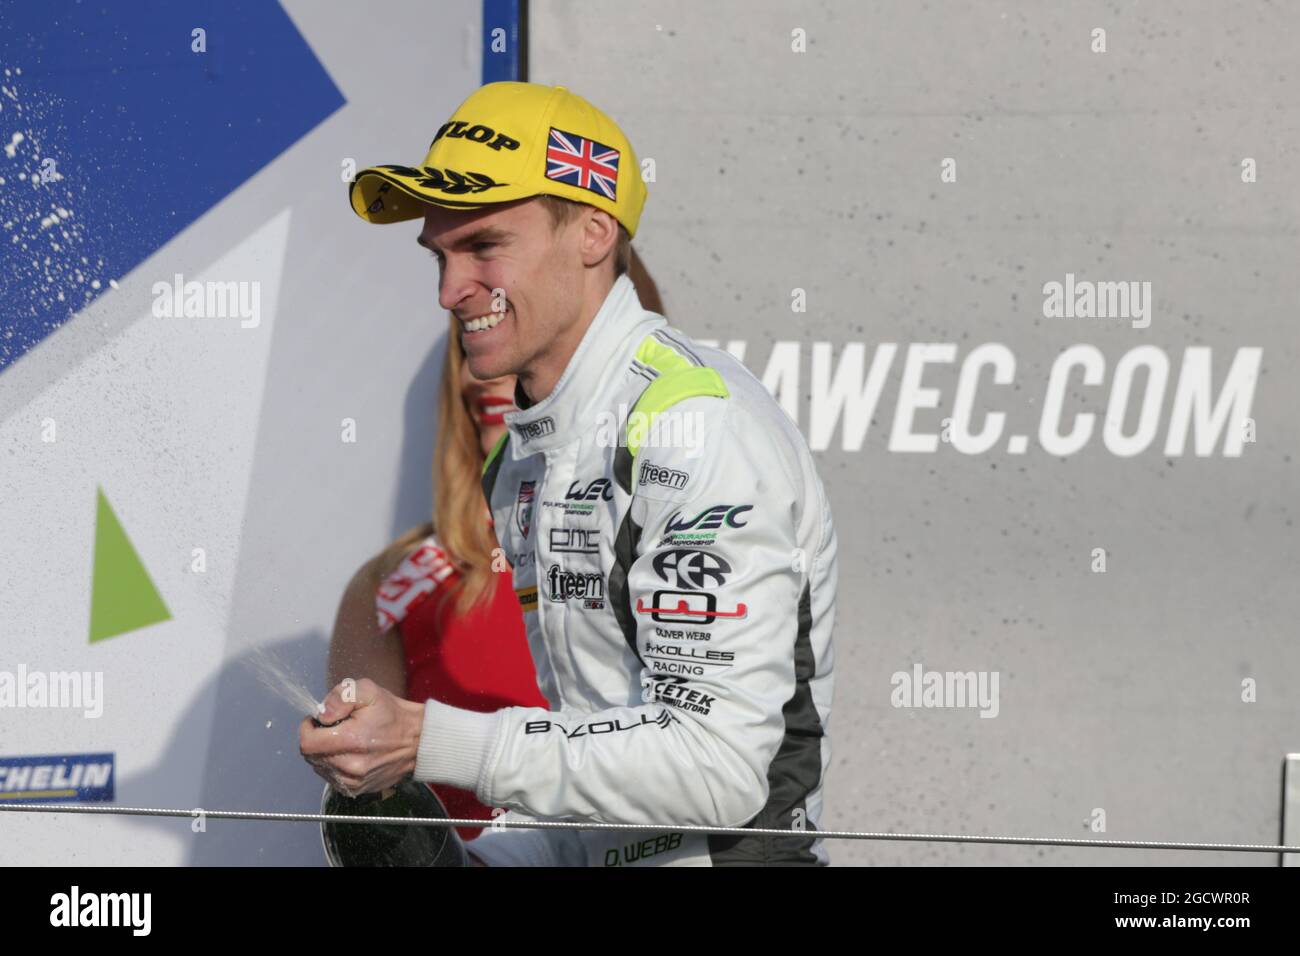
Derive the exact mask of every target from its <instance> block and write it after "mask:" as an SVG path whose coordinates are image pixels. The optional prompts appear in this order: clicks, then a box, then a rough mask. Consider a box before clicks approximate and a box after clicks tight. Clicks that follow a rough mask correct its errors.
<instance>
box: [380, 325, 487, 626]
mask: <svg viewBox="0 0 1300 956" xmlns="http://www.w3.org/2000/svg"><path fill="white" fill-rule="evenodd" d="M464 359H465V351H464V349H463V348H462V346H461V341H460V323H458V322H457V321H456V319H455V318H454V317H453V316H450V315H449V316H448V317H447V354H446V357H445V358H444V360H443V363H442V384H441V385H440V387H439V390H438V444H437V446H436V447H435V448H434V452H433V520H432V521H426V522H425V523H424V524H422V525H417V526H416V527H414V528H411V529H410V530H408V531H406V532H404V533H403V534H402V535H401V536H400V537H399V538H398V539H397V540H396V541H394V542H393V543H392V544H390V545H389V546H388V547H387V548H385V549H384V550H383V552H381V553H380V555H379V557H378V559H377V560H376V565H377V567H378V573H379V578H380V580H382V579H383V578H384V577H385V576H387V575H388V574H390V573H391V572H392V571H393V570H395V569H396V568H397V566H398V565H400V564H401V563H402V561H403V560H404V559H405V558H406V556H407V555H409V554H410V553H411V552H412V551H414V550H415V549H416V547H417V546H418V545H419V543H420V542H421V541H423V540H424V539H425V538H427V537H428V536H429V535H430V534H432V533H434V531H435V529H436V531H437V535H438V542H439V543H440V544H441V545H442V549H443V550H444V551H446V552H447V556H448V557H449V558H450V559H451V560H452V561H453V562H454V563H455V565H456V567H457V569H458V570H459V571H460V576H459V578H458V579H457V581H456V583H455V584H454V585H453V587H452V588H451V589H450V590H449V591H447V592H445V594H444V596H443V597H444V599H445V598H449V597H452V596H453V595H454V596H455V599H456V607H455V610H456V614H457V615H464V614H466V613H467V612H468V611H470V610H471V609H472V608H474V607H475V606H476V605H478V604H480V603H485V602H486V600H487V599H489V598H490V597H491V595H492V593H493V590H494V588H495V586H496V573H495V572H494V571H493V569H492V552H493V550H494V549H495V548H496V547H497V540H496V535H495V534H494V533H493V531H492V528H491V526H490V525H489V523H488V516H489V512H488V509H487V503H486V502H485V501H484V500H483V487H482V472H483V451H482V448H481V447H480V445H479V437H478V429H476V428H475V427H474V420H473V419H472V418H471V417H470V414H469V410H468V409H467V408H466V407H465V400H464V398H462V396H461V374H460V371H461V367H462V365H463V364H464Z"/></svg>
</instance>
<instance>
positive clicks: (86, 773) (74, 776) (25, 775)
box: [0, 754, 113, 803]
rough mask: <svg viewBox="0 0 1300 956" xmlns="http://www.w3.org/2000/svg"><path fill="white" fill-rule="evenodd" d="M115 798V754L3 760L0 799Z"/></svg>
mask: <svg viewBox="0 0 1300 956" xmlns="http://www.w3.org/2000/svg"><path fill="white" fill-rule="evenodd" d="M112 799H113V755H112V754H65V755H62V756H44V757H0V800H6V801H14V802H18V803H61V802H69V803H90V802H93V801H111V800H112Z"/></svg>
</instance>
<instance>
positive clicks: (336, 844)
mask: <svg viewBox="0 0 1300 956" xmlns="http://www.w3.org/2000/svg"><path fill="white" fill-rule="evenodd" d="M321 813H324V814H326V815H328V816H363V817H388V818H399V817H438V818H441V819H443V820H445V819H447V809H446V808H445V807H444V806H443V805H442V801H441V800H439V799H438V796H437V794H435V793H434V792H433V791H432V790H431V789H430V788H429V786H428V785H427V784H424V783H420V782H419V781H416V780H405V781H403V782H402V783H400V784H398V785H397V786H396V787H390V788H389V789H387V790H383V791H380V792H379V793H363V794H361V795H360V796H356V797H347V796H344V795H343V794H341V793H339V792H338V791H336V790H335V789H334V788H332V787H330V786H329V785H328V784H327V785H326V787H325V793H324V795H323V796H322V797H321ZM321 840H322V841H323V842H324V844H325V856H326V858H327V859H328V860H329V862H330V866H469V858H468V854H467V853H466V852H465V844H464V842H463V841H462V840H461V838H460V834H459V833H457V832H456V830H455V828H454V827H450V826H412V825H410V824H405V825H400V824H399V825H387V826H386V825H384V824H382V823H335V822H333V821H325V822H323V823H322V824H321Z"/></svg>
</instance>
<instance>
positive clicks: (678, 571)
mask: <svg viewBox="0 0 1300 956" xmlns="http://www.w3.org/2000/svg"><path fill="white" fill-rule="evenodd" d="M650 565H651V567H653V568H654V570H655V574H657V575H659V578H660V579H661V580H663V581H666V582H667V583H668V584H669V585H670V586H672V587H674V588H679V589H687V590H692V591H695V590H700V589H701V588H717V587H721V586H722V585H724V584H726V583H727V575H728V574H730V573H731V565H730V564H729V563H728V562H727V560H726V559H725V558H723V557H722V556H721V555H717V554H714V553H713V552H712V551H700V550H697V549H695V548H673V549H672V550H670V551H659V552H657V553H656V554H655V556H654V558H653V560H652V561H651V562H650Z"/></svg>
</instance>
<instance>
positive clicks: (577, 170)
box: [546, 126, 618, 201]
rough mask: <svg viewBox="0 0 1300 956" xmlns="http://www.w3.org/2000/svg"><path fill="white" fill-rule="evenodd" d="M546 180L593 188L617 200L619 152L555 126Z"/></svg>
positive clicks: (549, 149)
mask: <svg viewBox="0 0 1300 956" xmlns="http://www.w3.org/2000/svg"><path fill="white" fill-rule="evenodd" d="M546 178H547V179H554V180H557V181H559V182H562V183H568V184H569V185H570V186H578V187H579V188H581V189H589V190H591V191H592V192H593V193H595V194H596V195H598V196H604V197H605V198H606V199H608V200H611V201H614V200H615V199H616V195H615V194H616V192H617V187H618V150H616V149H610V148H609V147H608V146H606V145H605V144H604V143H598V142H596V141H595V140H594V139H583V138H582V137H581V136H575V135H574V134H573V133H566V132H564V130H560V129H556V128H555V127H554V126H552V127H551V135H550V138H549V139H548V140H547V143H546Z"/></svg>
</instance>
